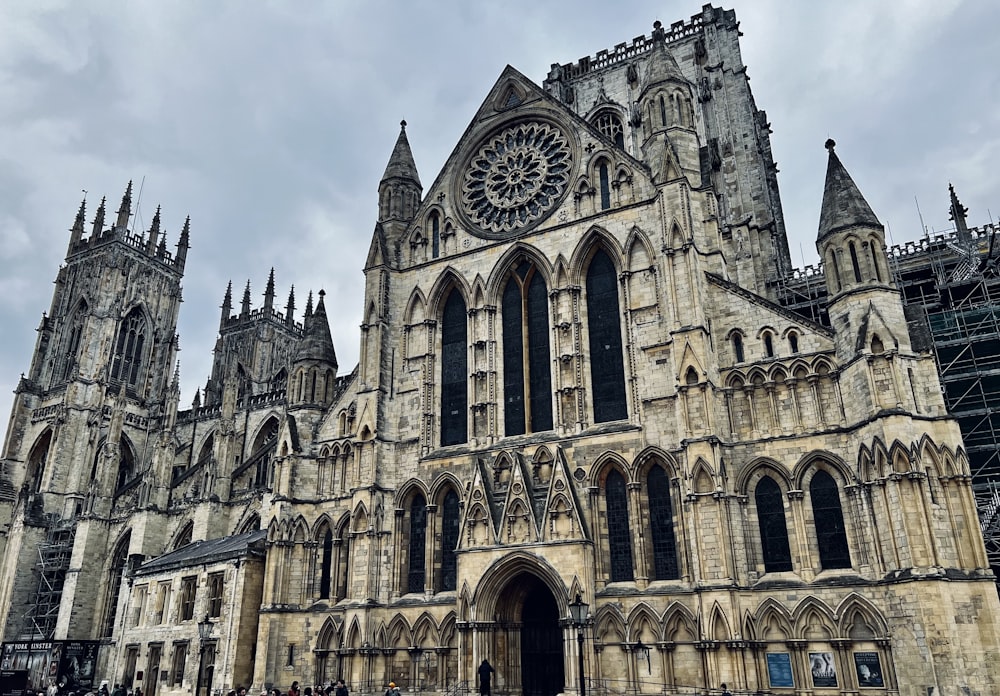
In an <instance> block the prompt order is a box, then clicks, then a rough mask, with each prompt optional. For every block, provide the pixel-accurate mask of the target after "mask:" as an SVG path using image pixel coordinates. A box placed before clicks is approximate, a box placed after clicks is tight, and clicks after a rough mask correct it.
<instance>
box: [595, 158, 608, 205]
mask: <svg viewBox="0 0 1000 696" xmlns="http://www.w3.org/2000/svg"><path fill="white" fill-rule="evenodd" d="M597 172H598V176H599V178H600V182H601V210H607V209H608V208H610V207H611V185H610V181H609V178H608V163H607V162H601V164H600V166H598V168H597Z"/></svg>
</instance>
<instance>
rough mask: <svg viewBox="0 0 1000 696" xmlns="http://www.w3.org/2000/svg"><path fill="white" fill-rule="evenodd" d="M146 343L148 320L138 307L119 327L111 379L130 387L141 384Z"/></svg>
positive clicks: (112, 359)
mask: <svg viewBox="0 0 1000 696" xmlns="http://www.w3.org/2000/svg"><path fill="white" fill-rule="evenodd" d="M145 343H146V318H145V317H144V316H143V314H142V310H140V309H139V308H138V307H136V308H135V309H133V310H132V311H131V312H129V313H128V315H127V316H126V317H125V318H124V319H123V320H122V322H121V324H119V326H118V339H117V340H116V341H115V351H114V354H113V355H112V357H111V379H113V380H116V381H118V382H124V383H125V384H127V385H128V386H130V387H135V386H136V385H137V384H138V383H139V373H140V372H141V368H142V358H143V348H144V346H145Z"/></svg>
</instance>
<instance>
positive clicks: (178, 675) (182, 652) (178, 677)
mask: <svg viewBox="0 0 1000 696" xmlns="http://www.w3.org/2000/svg"><path fill="white" fill-rule="evenodd" d="M187 647H188V646H187V643H174V659H173V663H172V664H171V670H170V685H171V686H179V685H180V684H181V683H182V682H183V681H184V664H185V663H186V662H187Z"/></svg>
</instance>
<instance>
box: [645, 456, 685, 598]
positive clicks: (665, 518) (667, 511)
mask: <svg viewBox="0 0 1000 696" xmlns="http://www.w3.org/2000/svg"><path fill="white" fill-rule="evenodd" d="M646 489H647V491H648V494H649V530H650V534H651V536H652V541H653V579H654V580H676V579H677V578H679V577H680V569H679V568H678V566H677V541H676V538H675V537H674V511H673V506H672V505H671V502H670V478H669V477H668V476H667V472H666V471H664V470H663V467H660V466H654V467H652V468H651V469H650V470H649V474H648V475H647V476H646Z"/></svg>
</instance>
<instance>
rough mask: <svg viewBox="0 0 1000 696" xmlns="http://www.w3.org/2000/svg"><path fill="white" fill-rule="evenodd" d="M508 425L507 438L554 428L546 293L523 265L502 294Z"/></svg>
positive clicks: (535, 272) (540, 281)
mask: <svg viewBox="0 0 1000 696" xmlns="http://www.w3.org/2000/svg"><path fill="white" fill-rule="evenodd" d="M502 311H503V372H504V424H505V432H506V434H507V435H523V434H525V433H533V432H540V431H543V430H551V429H552V376H551V370H552V367H551V364H550V359H549V309H548V290H547V288H546V286H545V280H544V279H543V278H542V276H541V274H540V273H539V272H538V269H537V268H535V266H534V265H533V264H531V263H530V262H528V261H521V262H520V263H519V264H518V265H517V267H516V268H515V269H514V271H513V272H512V273H511V274H510V277H509V278H508V279H507V285H506V287H505V288H504V292H503V305H502Z"/></svg>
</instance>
